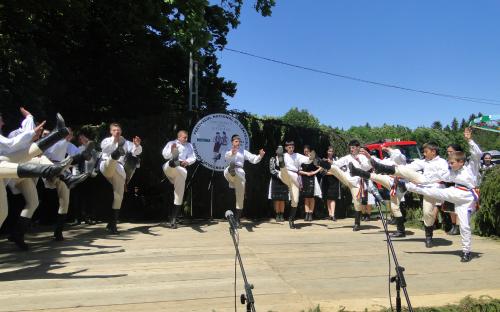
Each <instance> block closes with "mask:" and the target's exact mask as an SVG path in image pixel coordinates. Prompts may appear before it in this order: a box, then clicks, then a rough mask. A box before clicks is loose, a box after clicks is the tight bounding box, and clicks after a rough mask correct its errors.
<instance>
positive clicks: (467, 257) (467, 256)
mask: <svg viewBox="0 0 500 312" xmlns="http://www.w3.org/2000/svg"><path fill="white" fill-rule="evenodd" d="M470 259H471V255H470V252H462V257H461V259H460V262H469V261H470Z"/></svg>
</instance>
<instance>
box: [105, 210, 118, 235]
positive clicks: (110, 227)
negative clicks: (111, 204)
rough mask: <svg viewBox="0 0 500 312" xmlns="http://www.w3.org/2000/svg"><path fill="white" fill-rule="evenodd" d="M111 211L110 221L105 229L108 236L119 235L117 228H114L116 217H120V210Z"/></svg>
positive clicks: (116, 221)
mask: <svg viewBox="0 0 500 312" xmlns="http://www.w3.org/2000/svg"><path fill="white" fill-rule="evenodd" d="M111 210H112V213H111V219H110V220H109V222H108V224H107V225H106V229H107V230H108V232H109V233H110V234H120V232H118V228H117V227H116V224H117V223H118V216H119V215H120V209H111Z"/></svg>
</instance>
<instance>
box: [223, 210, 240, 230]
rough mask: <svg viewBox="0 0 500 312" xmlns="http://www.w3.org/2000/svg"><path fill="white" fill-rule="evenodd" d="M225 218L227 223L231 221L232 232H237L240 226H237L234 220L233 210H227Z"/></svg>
mask: <svg viewBox="0 0 500 312" xmlns="http://www.w3.org/2000/svg"><path fill="white" fill-rule="evenodd" d="M225 216H226V219H227V221H229V226H230V227H231V230H233V231H237V230H238V226H237V225H236V220H235V219H234V213H233V212H232V211H231V210H226V213H225Z"/></svg>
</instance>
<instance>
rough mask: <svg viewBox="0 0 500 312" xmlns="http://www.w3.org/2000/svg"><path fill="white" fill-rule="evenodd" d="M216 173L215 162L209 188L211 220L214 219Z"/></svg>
mask: <svg viewBox="0 0 500 312" xmlns="http://www.w3.org/2000/svg"><path fill="white" fill-rule="evenodd" d="M214 174H215V164H214V167H213V168H212V174H211V175H210V182H209V183H208V189H209V190H210V221H212V220H213V219H214Z"/></svg>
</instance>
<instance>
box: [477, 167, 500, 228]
mask: <svg viewBox="0 0 500 312" xmlns="http://www.w3.org/2000/svg"><path fill="white" fill-rule="evenodd" d="M480 189H481V208H480V209H479V211H478V212H477V213H476V215H475V217H474V225H475V231H476V232H477V233H479V234H480V235H483V236H489V235H496V236H500V166H496V167H493V169H491V170H488V171H487V173H486V174H485V176H484V179H483V182H482V183H481V187H480Z"/></svg>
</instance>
